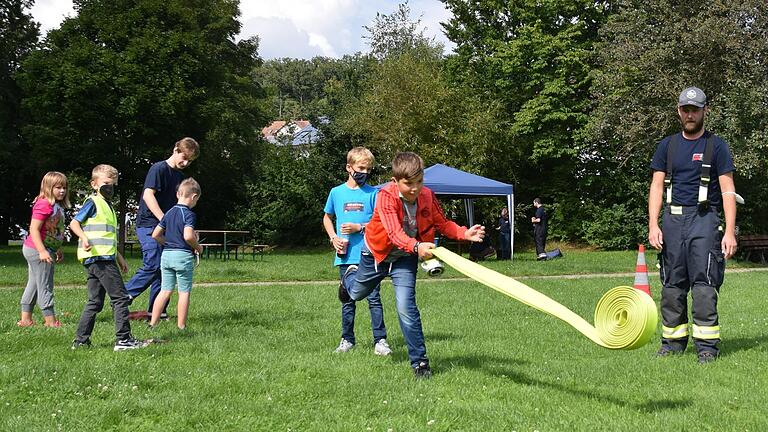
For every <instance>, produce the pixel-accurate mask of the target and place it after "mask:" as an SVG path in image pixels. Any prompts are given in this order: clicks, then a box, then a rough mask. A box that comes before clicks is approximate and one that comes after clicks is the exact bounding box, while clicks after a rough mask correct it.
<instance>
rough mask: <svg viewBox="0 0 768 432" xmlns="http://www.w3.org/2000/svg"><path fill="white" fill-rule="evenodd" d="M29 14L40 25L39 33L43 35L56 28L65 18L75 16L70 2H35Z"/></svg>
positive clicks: (56, 0)
mask: <svg viewBox="0 0 768 432" xmlns="http://www.w3.org/2000/svg"><path fill="white" fill-rule="evenodd" d="M30 12H31V13H32V16H33V17H34V18H35V21H37V22H38V23H40V31H41V32H42V33H43V34H45V32H47V31H48V30H50V29H52V28H57V27H58V26H59V25H60V24H61V22H62V21H64V18H66V17H67V16H74V15H75V10H74V6H73V4H72V0H37V1H35V4H34V5H32V9H30Z"/></svg>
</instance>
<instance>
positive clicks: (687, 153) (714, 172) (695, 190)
mask: <svg viewBox="0 0 768 432" xmlns="http://www.w3.org/2000/svg"><path fill="white" fill-rule="evenodd" d="M675 136H678V139H679V141H678V144H677V146H676V148H675V149H673V154H672V165H673V169H672V204H675V205H684V206H694V205H697V204H698V202H699V181H700V179H701V163H702V160H703V159H704V148H705V147H706V144H707V137H708V136H710V133H709V132H706V133H704V135H702V136H701V137H700V138H699V139H696V140H688V139H685V138H684V137H683V136H682V135H681V134H679V133H678V134H676V135H671V136H668V137H666V138H664V139H663V140H661V142H660V143H659V145H658V146H657V147H656V153H655V154H654V155H653V160H652V161H651V169H652V170H654V171H664V172H666V171H667V147H668V146H669V142H670V141H671V139H672V137H675ZM711 136H712V144H713V148H712V168H710V171H709V178H710V179H711V181H710V182H709V190H708V191H707V199H709V202H710V204H712V205H713V206H718V205H720V204H721V203H722V201H723V200H722V197H721V195H720V182H719V181H718V176H720V175H723V174H727V173H729V172H732V171H734V170H735V169H736V167H735V166H734V165H733V158H732V157H731V151H730V149H729V148H728V144H727V143H726V142H725V141H723V139H722V138H720V137H719V136H717V135H714V134H712V135H711Z"/></svg>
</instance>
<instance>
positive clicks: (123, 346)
mask: <svg viewBox="0 0 768 432" xmlns="http://www.w3.org/2000/svg"><path fill="white" fill-rule="evenodd" d="M145 346H147V342H146V341H142V340H138V339H134V338H133V337H129V338H128V339H123V340H119V341H117V342H115V351H125V350H132V349H137V348H144V347H145Z"/></svg>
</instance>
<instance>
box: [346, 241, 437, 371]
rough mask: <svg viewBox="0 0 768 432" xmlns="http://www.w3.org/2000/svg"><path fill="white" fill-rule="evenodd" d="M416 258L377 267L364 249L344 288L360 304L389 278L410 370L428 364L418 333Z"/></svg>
mask: <svg viewBox="0 0 768 432" xmlns="http://www.w3.org/2000/svg"><path fill="white" fill-rule="evenodd" d="M418 263H419V260H418V257H417V256H416V255H409V256H406V257H402V258H400V259H398V260H397V261H395V262H393V263H379V264H376V263H375V261H374V259H373V255H371V253H370V252H369V251H368V250H366V248H365V247H363V252H362V254H361V255H360V265H359V267H358V269H357V271H352V272H349V273H348V274H347V276H346V277H345V278H344V286H345V287H346V288H347V290H348V291H349V296H350V297H352V299H353V300H361V299H363V298H365V297H366V296H368V295H369V294H370V293H371V292H373V290H374V289H375V288H376V287H378V286H379V284H380V283H381V281H382V280H384V278H385V277H387V276H389V277H390V278H392V285H393V287H394V289H395V305H396V306H397V318H398V320H399V321H400V330H401V331H402V332H403V338H404V339H405V344H406V345H407V346H408V359H409V360H410V361H411V367H416V366H417V365H418V364H419V362H422V361H424V362H428V361H429V360H427V347H426V345H424V331H423V330H422V329H421V315H419V308H418V307H417V306H416V269H417V267H418Z"/></svg>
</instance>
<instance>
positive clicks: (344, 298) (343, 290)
mask: <svg viewBox="0 0 768 432" xmlns="http://www.w3.org/2000/svg"><path fill="white" fill-rule="evenodd" d="M353 271H357V266H356V265H354V264H353V265H351V266H349V267H347V270H346V271H345V272H344V276H342V277H341V282H339V301H340V302H342V303H349V302H351V301H352V297H350V296H349V291H347V287H345V286H344V279H345V278H346V277H347V275H348V274H349V273H351V272H353Z"/></svg>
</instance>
